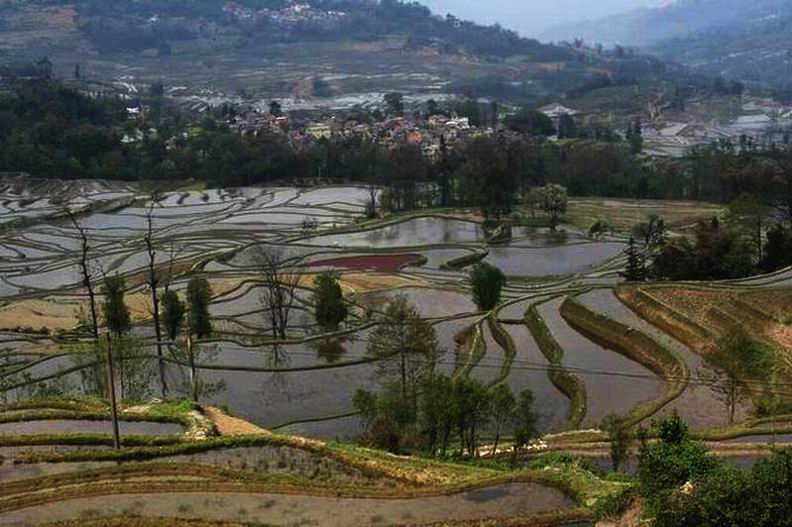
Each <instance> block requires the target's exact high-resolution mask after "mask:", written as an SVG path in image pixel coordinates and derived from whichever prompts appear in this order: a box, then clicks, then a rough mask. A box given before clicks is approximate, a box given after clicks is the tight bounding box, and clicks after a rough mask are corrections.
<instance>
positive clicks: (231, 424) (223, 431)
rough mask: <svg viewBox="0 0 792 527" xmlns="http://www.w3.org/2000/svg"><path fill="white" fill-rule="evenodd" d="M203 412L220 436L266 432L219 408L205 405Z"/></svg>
mask: <svg viewBox="0 0 792 527" xmlns="http://www.w3.org/2000/svg"><path fill="white" fill-rule="evenodd" d="M204 414H205V415H206V417H208V418H209V420H210V421H212V423H214V425H215V427H216V428H217V431H218V432H220V435H221V436H244V435H260V434H266V433H267V431H266V430H264V429H263V428H260V427H258V426H256V425H254V424H253V423H250V422H248V421H245V420H244V419H239V418H238V417H231V416H230V415H226V414H225V413H223V412H222V411H221V410H220V409H219V408H216V407H214V406H207V407H206V408H205V409H204Z"/></svg>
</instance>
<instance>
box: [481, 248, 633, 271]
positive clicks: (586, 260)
mask: <svg viewBox="0 0 792 527" xmlns="http://www.w3.org/2000/svg"><path fill="white" fill-rule="evenodd" d="M623 250H624V245H623V244H621V243H615V242H602V243H578V244H574V245H561V246H551V247H546V248H523V247H492V248H490V253H489V256H487V258H486V261H487V262H489V263H491V264H492V265H495V266H496V267H499V268H500V269H501V270H502V271H503V272H504V273H505V274H506V275H509V276H534V277H536V276H551V275H563V274H574V273H580V272H582V271H585V270H588V269H590V268H592V267H594V266H596V265H598V264H602V263H604V262H606V261H607V260H609V259H611V258H614V257H616V256H618V255H620V254H621V253H622V252H623Z"/></svg>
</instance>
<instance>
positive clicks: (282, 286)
mask: <svg viewBox="0 0 792 527" xmlns="http://www.w3.org/2000/svg"><path fill="white" fill-rule="evenodd" d="M252 258H253V261H254V262H255V265H256V267H257V268H258V270H259V273H260V274H261V281H262V283H263V288H264V290H263V292H262V293H261V296H260V297H259V302H260V303H261V306H262V308H263V310H264V314H265V316H266V318H267V322H269V323H270V324H271V327H272V337H273V338H275V339H277V338H281V339H285V338H286V330H287V329H288V327H289V318H290V316H291V311H292V308H293V307H294V301H295V290H296V289H297V286H298V285H299V283H300V273H299V272H298V271H297V270H295V269H289V266H288V265H287V263H286V259H285V258H284V257H283V251H281V250H279V249H274V250H267V248H266V247H263V246H260V245H259V246H256V247H255V248H253V249H252Z"/></svg>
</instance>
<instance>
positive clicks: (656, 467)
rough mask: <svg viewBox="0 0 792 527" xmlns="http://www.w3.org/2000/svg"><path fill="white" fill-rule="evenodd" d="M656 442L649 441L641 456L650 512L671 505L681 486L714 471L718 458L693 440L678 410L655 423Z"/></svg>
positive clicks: (640, 474)
mask: <svg viewBox="0 0 792 527" xmlns="http://www.w3.org/2000/svg"><path fill="white" fill-rule="evenodd" d="M652 428H653V429H654V432H655V434H656V435H657V438H658V441H657V442H656V443H646V444H645V445H644V446H642V448H641V452H640V455H639V458H638V480H639V483H640V487H641V492H642V494H643V496H644V498H645V499H646V501H647V508H648V511H649V513H650V514H653V513H655V512H657V511H658V510H662V509H663V508H664V507H666V506H668V503H669V500H670V499H671V496H672V495H673V493H674V491H676V490H677V489H678V488H679V487H681V486H682V485H684V484H685V483H687V482H689V481H696V480H698V479H700V478H703V477H705V476H706V475H708V474H710V473H712V471H713V470H715V469H716V468H717V466H718V462H717V460H715V458H713V457H711V456H710V455H709V454H708V453H707V449H706V448H705V447H704V446H703V445H702V444H700V443H697V442H695V441H692V440H691V439H690V432H689V430H688V427H687V425H686V424H685V423H684V422H682V420H681V419H680V418H679V415H678V414H677V413H676V412H674V414H673V415H672V416H671V417H668V418H666V419H663V420H661V421H659V422H655V423H652Z"/></svg>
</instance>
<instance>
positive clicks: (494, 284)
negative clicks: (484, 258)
mask: <svg viewBox="0 0 792 527" xmlns="http://www.w3.org/2000/svg"><path fill="white" fill-rule="evenodd" d="M470 283H471V286H472V288H473V302H475V303H476V305H477V306H478V308H479V309H480V310H482V311H491V310H493V309H495V307H496V306H497V305H498V304H499V303H500V299H501V290H502V289H503V286H504V285H506V276H505V275H504V274H503V272H502V271H501V270H500V269H498V268H497V267H495V266H494V265H490V264H488V263H486V262H481V263H478V264H476V265H475V266H473V269H472V270H471V272H470Z"/></svg>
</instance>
